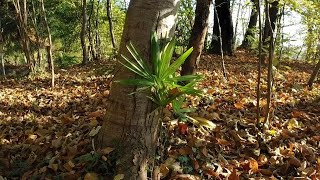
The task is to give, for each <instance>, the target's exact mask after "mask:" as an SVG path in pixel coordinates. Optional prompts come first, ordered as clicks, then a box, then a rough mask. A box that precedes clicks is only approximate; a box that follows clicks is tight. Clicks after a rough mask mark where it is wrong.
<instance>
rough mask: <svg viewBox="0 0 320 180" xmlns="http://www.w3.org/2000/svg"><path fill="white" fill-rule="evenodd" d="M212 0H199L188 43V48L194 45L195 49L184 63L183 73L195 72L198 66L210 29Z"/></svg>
mask: <svg viewBox="0 0 320 180" xmlns="http://www.w3.org/2000/svg"><path fill="white" fill-rule="evenodd" d="M211 2H212V1H211V0H197V5H196V13H195V16H196V17H195V21H194V24H193V28H192V32H191V37H190V41H189V45H188V48H190V47H193V51H192V53H191V54H190V56H189V57H188V58H187V59H186V61H185V62H184V64H183V65H182V71H181V75H187V74H194V73H195V71H196V69H197V67H198V63H199V61H200V56H201V52H202V50H203V46H204V41H205V39H206V34H207V31H208V23H209V22H208V21H209V14H210V4H211Z"/></svg>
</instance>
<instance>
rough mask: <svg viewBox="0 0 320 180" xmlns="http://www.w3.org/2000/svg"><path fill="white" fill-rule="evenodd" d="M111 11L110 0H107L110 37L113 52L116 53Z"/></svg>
mask: <svg viewBox="0 0 320 180" xmlns="http://www.w3.org/2000/svg"><path fill="white" fill-rule="evenodd" d="M111 11H112V5H111V0H107V17H108V22H109V32H110V38H111V42H112V48H113V53H116V49H117V45H116V39H115V38H114V32H113V22H112V15H111Z"/></svg>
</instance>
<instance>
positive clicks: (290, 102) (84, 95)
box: [0, 51, 320, 180]
mask: <svg viewBox="0 0 320 180" xmlns="http://www.w3.org/2000/svg"><path fill="white" fill-rule="evenodd" d="M256 61H257V59H256V57H254V56H251V55H249V54H248V53H244V52H240V51H239V52H238V53H237V54H236V56H234V57H226V69H227V71H228V80H227V81H225V80H223V78H222V72H221V70H220V69H221V65H220V62H221V60H220V58H219V57H217V56H211V55H204V56H203V58H202V62H201V64H200V69H199V73H201V74H203V75H204V76H205V78H204V80H203V81H202V82H201V83H200V84H199V88H200V89H203V92H204V95H203V96H202V97H188V103H187V104H186V106H189V107H193V108H195V109H196V111H195V112H194V113H192V114H190V116H193V117H197V118H198V119H199V117H200V118H203V119H206V120H209V121H211V122H212V124H214V128H212V129H208V128H206V127H202V126H200V127H199V126H195V125H194V124H191V123H183V122H179V121H177V120H175V118H174V116H173V115H172V113H171V111H170V109H168V110H167V111H165V116H166V117H165V118H164V119H165V120H166V122H164V123H163V131H162V133H161V137H162V142H161V144H159V150H158V153H157V160H158V161H157V167H158V169H159V170H160V172H161V173H162V177H163V178H164V179H176V180H178V179H182V180H196V179H227V178H228V179H229V180H237V179H249V178H252V179H294V177H300V179H308V178H310V179H320V82H319V81H317V82H315V84H314V87H313V89H309V88H308V87H307V86H306V82H307V81H308V78H309V76H310V73H311V71H312V69H313V67H312V66H311V65H308V64H304V63H299V62H294V63H289V62H283V63H282V64H281V66H280V69H278V70H277V71H276V73H275V88H274V89H273V92H274V95H273V96H274V97H273V104H272V107H273V108H272V121H271V123H270V127H269V128H268V129H267V130H266V131H265V132H263V133H261V132H260V130H259V129H258V128H257V127H256V124H257V122H256V121H257V120H256V104H257V102H256V76H257V73H256V69H257V68H256V66H257V63H256ZM108 69H110V67H108V66H107V65H106V66H101V65H95V66H90V67H81V66H75V67H72V68H70V69H67V70H59V72H58V74H57V78H56V83H57V85H56V88H55V89H54V90H51V89H50V79H49V78H32V79H31V78H22V79H6V80H4V79H2V80H0V180H1V179H4V178H7V179H71V180H72V179H79V178H81V179H82V178H84V179H86V180H96V179H106V177H107V176H108V175H110V173H111V172H112V171H111V170H110V169H109V168H110V167H109V163H110V162H109V159H108V154H109V153H110V152H112V151H113V149H112V148H106V149H103V150H102V151H99V152H95V151H94V146H93V145H92V144H93V143H94V142H93V139H94V136H95V135H96V133H97V130H96V128H97V127H99V126H101V125H102V121H103V117H104V115H105V110H106V104H107V103H106V102H107V101H108V96H109V88H110V86H109V85H110V79H111V77H112V76H111V75H109V74H108V72H110V71H108ZM262 91H263V92H262V97H263V98H262V100H261V112H262V116H263V115H265V107H266V94H265V91H266V70H265V69H264V72H263V81H262ZM169 119H171V121H168V120H169Z"/></svg>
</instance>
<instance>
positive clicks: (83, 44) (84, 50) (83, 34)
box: [80, 0, 89, 64]
mask: <svg viewBox="0 0 320 180" xmlns="http://www.w3.org/2000/svg"><path fill="white" fill-rule="evenodd" d="M86 34H87V1H86V0H82V26H81V33H80V39H81V47H82V58H83V59H82V64H87V63H88V61H89V59H88V53H87V45H86Z"/></svg>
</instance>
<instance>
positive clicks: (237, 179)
mask: <svg viewBox="0 0 320 180" xmlns="http://www.w3.org/2000/svg"><path fill="white" fill-rule="evenodd" d="M228 180H240V177H239V175H238V174H237V170H236V169H235V168H233V170H232V172H231V174H230V176H229V177H228Z"/></svg>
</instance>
